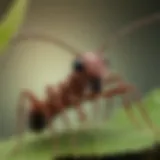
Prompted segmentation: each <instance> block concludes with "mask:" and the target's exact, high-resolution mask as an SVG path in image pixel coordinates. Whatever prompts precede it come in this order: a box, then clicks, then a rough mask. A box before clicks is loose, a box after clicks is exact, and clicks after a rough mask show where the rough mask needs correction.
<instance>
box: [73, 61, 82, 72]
mask: <svg viewBox="0 0 160 160" xmlns="http://www.w3.org/2000/svg"><path fill="white" fill-rule="evenodd" d="M73 70H74V71H76V72H82V71H84V64H83V62H82V61H81V60H79V59H76V60H75V61H74V62H73Z"/></svg>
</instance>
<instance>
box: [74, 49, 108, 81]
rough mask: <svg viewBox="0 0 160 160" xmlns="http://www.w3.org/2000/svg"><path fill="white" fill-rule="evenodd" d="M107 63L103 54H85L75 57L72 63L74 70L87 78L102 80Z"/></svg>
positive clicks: (100, 52) (99, 52)
mask: <svg viewBox="0 0 160 160" xmlns="http://www.w3.org/2000/svg"><path fill="white" fill-rule="evenodd" d="M107 67H108V62H107V61H106V60H105V57H104V52H102V51H98V52H86V53H83V54H81V55H80V56H77V58H76V60H75V61H74V70H76V71H79V72H82V71H84V72H85V73H86V74H87V75H88V76H89V77H95V78H99V79H102V78H103V76H104V75H105V74H106V72H107V69H108V68H107Z"/></svg>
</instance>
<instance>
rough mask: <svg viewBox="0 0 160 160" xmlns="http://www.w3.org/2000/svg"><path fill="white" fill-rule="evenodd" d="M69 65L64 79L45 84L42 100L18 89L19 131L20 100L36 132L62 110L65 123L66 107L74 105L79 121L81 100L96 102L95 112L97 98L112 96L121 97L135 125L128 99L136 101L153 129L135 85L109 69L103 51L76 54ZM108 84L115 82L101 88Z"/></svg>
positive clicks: (21, 125) (66, 118)
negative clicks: (28, 106) (109, 86)
mask: <svg viewBox="0 0 160 160" xmlns="http://www.w3.org/2000/svg"><path fill="white" fill-rule="evenodd" d="M72 67H73V71H72V72H71V74H70V75H69V76H68V77H67V79H66V80H65V81H63V82H61V83H60V84H58V85H57V86H51V85H50V86H47V87H46V89H45V92H46V98H45V99H44V100H39V99H38V98H37V97H36V96H35V95H34V94H33V93H32V92H31V91H28V90H24V91H22V93H21V95H20V100H19V104H18V109H17V117H18V119H17V126H18V130H19V133H22V129H23V124H24V122H23V121H24V120H23V118H24V106H25V105H24V100H26V99H27V100H29V102H30V111H29V126H30V128H31V129H32V130H33V131H35V132H38V131H41V130H42V129H44V128H46V127H47V126H48V127H51V122H52V120H53V118H54V117H55V116H56V115H58V114H59V113H63V118H64V123H66V125H69V124H70V123H69V118H68V117H67V114H66V110H67V108H69V107H70V106H73V107H75V109H76V110H77V112H78V115H79V118H80V120H81V121H83V120H85V119H86V115H85V113H84V112H83V110H82V107H81V103H82V102H85V101H88V100H89V101H91V102H93V103H94V104H96V105H95V106H94V107H95V108H94V109H95V113H97V111H98V107H99V106H98V103H97V100H98V99H99V98H104V99H111V98H112V97H113V96H115V95H121V96H122V100H123V104H124V108H125V110H126V111H127V113H128V115H129V118H131V120H132V121H133V122H134V123H135V124H136V125H139V124H138V122H137V120H136V118H135V117H134V115H133V113H132V111H131V107H130V100H136V101H137V103H138V105H137V106H138V108H139V110H140V112H141V114H142V116H143V118H144V120H145V121H146V122H147V124H148V125H149V126H150V127H151V128H153V124H152V121H151V120H150V118H149V116H148V114H147V112H146V110H145V108H144V107H143V105H142V102H141V101H140V97H139V95H138V94H137V93H138V92H137V89H136V87H134V86H133V85H131V84H128V83H126V82H124V81H123V80H122V78H120V76H119V75H118V74H115V73H112V72H111V71H110V70H109V67H108V62H107V61H106V60H105V59H104V55H103V52H96V53H92V52H87V53H84V54H81V55H78V56H77V57H76V58H75V60H74V62H73V66H72ZM110 83H116V84H117V85H116V87H113V88H111V89H108V90H105V91H103V90H102V87H103V86H104V85H109V84H110ZM129 93H130V95H129ZM131 93H133V95H134V97H133V98H134V99H130V98H132V97H131ZM20 123H23V124H20Z"/></svg>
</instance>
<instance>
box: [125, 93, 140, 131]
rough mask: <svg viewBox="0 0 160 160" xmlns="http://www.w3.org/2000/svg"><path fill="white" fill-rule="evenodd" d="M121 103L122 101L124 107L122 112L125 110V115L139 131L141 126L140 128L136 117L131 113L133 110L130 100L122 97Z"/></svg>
mask: <svg viewBox="0 0 160 160" xmlns="http://www.w3.org/2000/svg"><path fill="white" fill-rule="evenodd" d="M122 101H123V105H124V106H123V107H124V110H125V112H126V114H127V115H128V117H129V119H130V121H131V122H132V124H133V125H135V126H136V127H137V128H138V129H141V126H140V124H139V122H138V120H137V118H136V116H135V115H134V113H133V108H132V106H131V103H130V100H129V98H128V97H127V95H123V98H122Z"/></svg>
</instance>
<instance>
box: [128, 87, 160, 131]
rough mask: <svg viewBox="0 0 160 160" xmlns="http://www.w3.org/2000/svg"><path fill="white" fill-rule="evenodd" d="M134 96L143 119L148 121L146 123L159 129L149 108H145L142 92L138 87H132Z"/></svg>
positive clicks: (152, 127) (154, 128) (153, 128)
mask: <svg viewBox="0 0 160 160" xmlns="http://www.w3.org/2000/svg"><path fill="white" fill-rule="evenodd" d="M131 91H132V97H133V100H134V101H135V102H136V106H137V109H138V110H139V112H140V114H141V116H142V118H143V120H144V121H145V122H146V124H147V125H148V127H149V128H150V129H152V130H155V131H158V130H159V129H157V127H156V126H154V124H153V122H152V120H151V118H150V116H149V114H148V112H147V110H146V109H145V106H144V104H143V102H142V100H141V94H140V92H139V91H138V90H137V88H136V87H134V86H133V87H132V90H131Z"/></svg>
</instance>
